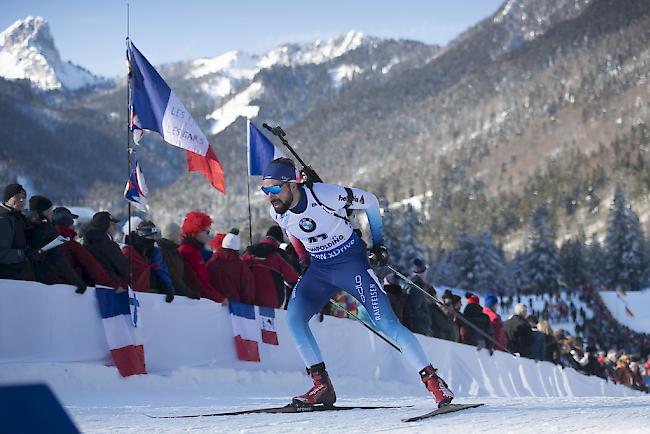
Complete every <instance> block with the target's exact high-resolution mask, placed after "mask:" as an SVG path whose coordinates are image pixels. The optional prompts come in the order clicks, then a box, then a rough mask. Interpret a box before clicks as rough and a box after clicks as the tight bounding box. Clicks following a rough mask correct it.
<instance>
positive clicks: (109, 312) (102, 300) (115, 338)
mask: <svg viewBox="0 0 650 434" xmlns="http://www.w3.org/2000/svg"><path fill="white" fill-rule="evenodd" d="M95 293H96V294H97V301H98V302H99V311H100V314H101V316H102V323H103V324H104V334H105V335H106V341H107V342H108V348H109V349H110V350H111V356H112V357H113V361H114V362H115V366H117V369H118V371H119V372H120V374H121V375H122V377H128V376H130V375H137V374H146V373H147V370H146V368H145V362H144V346H143V345H142V344H139V343H138V342H139V338H138V337H137V333H136V330H137V329H136V327H135V325H134V318H133V317H132V316H131V310H130V308H129V304H130V303H131V300H130V298H129V293H128V292H127V291H124V292H122V293H120V294H117V293H116V291H115V290H114V289H112V288H102V287H97V288H96V289H95ZM134 308H137V307H136V306H134ZM136 312H137V310H136Z"/></svg>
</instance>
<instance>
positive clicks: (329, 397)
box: [293, 362, 336, 407]
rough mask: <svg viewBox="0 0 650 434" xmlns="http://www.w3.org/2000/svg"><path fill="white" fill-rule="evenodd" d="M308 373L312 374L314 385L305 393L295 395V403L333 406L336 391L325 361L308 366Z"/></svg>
mask: <svg viewBox="0 0 650 434" xmlns="http://www.w3.org/2000/svg"><path fill="white" fill-rule="evenodd" d="M307 375H311V379H312V381H313V382H314V387H312V388H311V389H309V391H308V392H307V393H305V394H304V395H300V396H295V397H294V398H293V403H294V404H295V405H300V406H310V405H316V404H323V405H324V406H326V407H331V406H332V405H333V404H334V403H335V402H336V392H334V387H333V386H332V382H331V381H330V377H329V375H327V371H326V370H325V363H322V362H321V363H319V364H317V365H314V366H312V367H311V368H307Z"/></svg>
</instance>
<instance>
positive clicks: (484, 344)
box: [460, 292, 494, 349]
mask: <svg viewBox="0 0 650 434" xmlns="http://www.w3.org/2000/svg"><path fill="white" fill-rule="evenodd" d="M466 299H467V305H466V306H465V310H464V311H463V317H464V318H465V319H466V320H467V321H468V322H469V323H470V324H472V325H473V326H474V327H472V326H470V325H468V324H467V323H465V322H463V324H462V326H461V327H460V341H461V342H462V343H464V344H467V345H473V346H476V347H479V348H488V349H492V347H493V344H492V339H494V330H493V328H492V323H491V322H490V317H489V316H487V315H486V314H484V313H483V308H482V307H481V305H480V299H479V297H478V296H477V295H476V294H472V293H471V292H468V293H467V294H466ZM476 329H478V330H480V331H481V332H483V333H480V332H478V331H477V330H476ZM485 335H487V336H489V337H490V338H491V339H488V337H486V336H485Z"/></svg>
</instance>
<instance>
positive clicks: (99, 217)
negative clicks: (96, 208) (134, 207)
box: [90, 211, 119, 231]
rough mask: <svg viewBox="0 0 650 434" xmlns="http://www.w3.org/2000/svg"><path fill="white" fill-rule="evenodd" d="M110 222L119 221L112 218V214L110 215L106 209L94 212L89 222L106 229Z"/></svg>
mask: <svg viewBox="0 0 650 434" xmlns="http://www.w3.org/2000/svg"><path fill="white" fill-rule="evenodd" d="M111 222H113V223H117V222H119V220H118V219H116V218H113V216H111V213H110V212H108V211H100V212H98V213H95V215H94V216H93V219H92V220H91V222H90V224H92V225H93V226H95V227H96V228H99V229H103V230H105V231H106V230H108V227H109V226H110V224H111Z"/></svg>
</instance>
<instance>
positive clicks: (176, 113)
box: [127, 40, 226, 193]
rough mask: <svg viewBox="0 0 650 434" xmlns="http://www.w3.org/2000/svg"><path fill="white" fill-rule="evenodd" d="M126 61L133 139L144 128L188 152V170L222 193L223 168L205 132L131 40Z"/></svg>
mask: <svg viewBox="0 0 650 434" xmlns="http://www.w3.org/2000/svg"><path fill="white" fill-rule="evenodd" d="M127 61H128V63H129V84H130V86H131V101H130V103H131V107H130V111H131V121H130V124H131V131H133V139H134V140H135V142H136V143H139V141H140V138H141V137H142V135H143V132H144V131H145V130H149V131H155V132H157V133H158V134H160V135H161V136H162V138H163V139H164V140H165V141H166V142H167V143H170V144H172V145H174V146H178V147H179V148H183V149H185V150H186V151H187V152H186V156H187V169H188V170H189V171H190V172H201V173H203V174H204V175H205V176H206V177H207V178H208V180H209V181H210V183H211V184H212V185H213V186H214V187H215V188H216V189H217V190H219V191H221V192H222V193H225V191H226V186H225V178H224V173H223V168H222V167H221V163H220V162H219V159H218V158H217V155H216V154H215V153H214V151H213V150H212V148H211V147H210V144H209V143H208V139H207V138H206V137H205V134H203V132H202V131H201V129H200V128H199V127H198V125H197V124H196V122H194V119H193V118H192V115H191V114H190V112H189V111H188V110H187V109H186V108H185V106H184V105H183V103H182V102H181V101H180V100H179V99H178V97H176V94H175V93H174V92H173V91H172V90H171V88H170V87H169V85H167V83H165V80H163V79H162V77H161V76H160V74H158V71H156V69H155V68H154V67H153V66H152V65H151V63H149V61H148V60H147V59H146V58H145V57H144V56H143V55H142V53H140V51H138V49H137V48H136V47H135V45H133V42H131V41H130V40H129V41H128V50H127Z"/></svg>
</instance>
